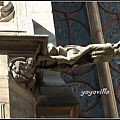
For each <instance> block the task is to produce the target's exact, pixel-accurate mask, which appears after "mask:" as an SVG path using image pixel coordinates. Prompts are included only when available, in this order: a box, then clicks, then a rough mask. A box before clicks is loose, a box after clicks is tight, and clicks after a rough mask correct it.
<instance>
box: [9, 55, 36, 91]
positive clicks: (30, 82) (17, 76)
mask: <svg viewBox="0 0 120 120" xmlns="http://www.w3.org/2000/svg"><path fill="white" fill-rule="evenodd" d="M9 68H10V69H9V75H10V77H11V78H12V79H13V80H14V81H16V82H17V83H18V84H20V85H21V86H23V87H25V88H27V89H28V90H34V84H35V82H36V79H35V74H34V69H35V67H34V60H33V58H31V57H30V58H28V59H25V58H24V57H17V58H14V59H13V60H11V61H10V63H9Z"/></svg>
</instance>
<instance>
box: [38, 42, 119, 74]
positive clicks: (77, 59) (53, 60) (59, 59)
mask: <svg viewBox="0 0 120 120" xmlns="http://www.w3.org/2000/svg"><path fill="white" fill-rule="evenodd" d="M119 55H120V42H118V43H116V44H112V43H105V44H90V45H88V46H86V47H82V46H79V45H66V46H65V47H62V46H58V47H56V46H54V45H53V44H51V43H50V44H48V54H46V55H38V61H44V63H45V65H41V64H39V63H38V65H37V70H38V71H39V70H46V69H49V70H54V71H60V72H70V71H72V70H74V69H75V68H77V67H82V66H87V65H91V64H96V63H101V62H107V61H110V60H111V59H112V58H114V57H117V56H119Z"/></svg>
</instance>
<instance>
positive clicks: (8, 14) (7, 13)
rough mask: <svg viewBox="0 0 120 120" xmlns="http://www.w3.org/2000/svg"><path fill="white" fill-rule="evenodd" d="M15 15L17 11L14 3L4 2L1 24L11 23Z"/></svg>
mask: <svg viewBox="0 0 120 120" xmlns="http://www.w3.org/2000/svg"><path fill="white" fill-rule="evenodd" d="M2 3H3V5H2ZM14 14H15V10H14V6H13V4H12V2H10V1H2V2H1V5H0V22H9V21H10V20H11V19H12V18H13V17H14Z"/></svg>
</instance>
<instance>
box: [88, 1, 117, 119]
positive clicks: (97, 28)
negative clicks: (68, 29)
mask: <svg viewBox="0 0 120 120" xmlns="http://www.w3.org/2000/svg"><path fill="white" fill-rule="evenodd" d="M86 8H87V14H88V20H89V25H90V32H91V39H92V40H93V43H104V37H103V32H102V27H101V21H100V16H99V10H98V6H97V2H86ZM96 66H97V72H98V77H99V83H100V87H101V88H107V89H108V90H109V94H104V95H102V101H103V108H104V113H105V117H106V118H119V116H118V111H117V105H116V100H115V94H114V89H113V84H112V78H111V74H110V68H109V63H108V62H104V63H100V64H96Z"/></svg>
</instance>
